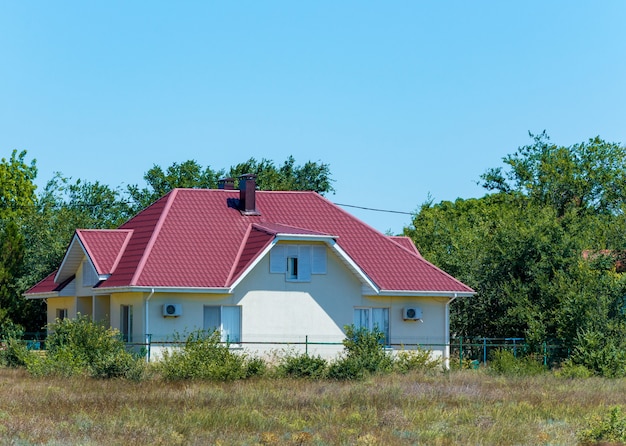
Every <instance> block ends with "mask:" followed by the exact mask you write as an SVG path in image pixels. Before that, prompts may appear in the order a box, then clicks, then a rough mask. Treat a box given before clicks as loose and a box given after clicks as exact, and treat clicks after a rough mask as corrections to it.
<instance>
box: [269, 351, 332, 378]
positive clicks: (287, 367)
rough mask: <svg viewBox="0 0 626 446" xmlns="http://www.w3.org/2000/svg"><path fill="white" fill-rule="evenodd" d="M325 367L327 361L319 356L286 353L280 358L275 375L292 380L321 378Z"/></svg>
mask: <svg viewBox="0 0 626 446" xmlns="http://www.w3.org/2000/svg"><path fill="white" fill-rule="evenodd" d="M327 366H328V361H326V360H325V359H324V358H322V357H321V356H314V355H313V356H312V355H308V354H306V353H301V354H298V353H287V354H286V355H284V356H282V357H281V358H280V361H279V363H278V366H277V374H278V376H287V377H292V378H322V377H324V375H325V373H326V368H327Z"/></svg>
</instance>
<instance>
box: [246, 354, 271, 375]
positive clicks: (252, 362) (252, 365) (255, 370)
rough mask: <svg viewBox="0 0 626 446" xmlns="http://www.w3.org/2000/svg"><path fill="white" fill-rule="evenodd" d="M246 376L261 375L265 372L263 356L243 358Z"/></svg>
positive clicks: (265, 365) (265, 366)
mask: <svg viewBox="0 0 626 446" xmlns="http://www.w3.org/2000/svg"><path fill="white" fill-rule="evenodd" d="M245 367H246V378H253V377H261V376H264V375H265V374H266V373H267V363H266V362H265V360H264V359H263V358H259V357H251V358H248V357H246V358H245Z"/></svg>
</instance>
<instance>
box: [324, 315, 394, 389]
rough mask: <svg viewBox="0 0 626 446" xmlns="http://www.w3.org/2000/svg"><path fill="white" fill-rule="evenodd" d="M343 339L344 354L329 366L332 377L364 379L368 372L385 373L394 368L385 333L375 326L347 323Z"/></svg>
mask: <svg viewBox="0 0 626 446" xmlns="http://www.w3.org/2000/svg"><path fill="white" fill-rule="evenodd" d="M344 330H345V333H346V337H345V339H344V340H343V346H344V354H343V356H342V357H341V358H339V359H337V360H336V361H334V362H332V363H331V364H330V366H329V367H328V373H327V375H328V377H329V378H331V379H342V380H343V379H348V380H350V379H363V378H364V377H365V376H366V375H367V374H374V373H385V372H390V371H391V370H392V369H393V358H392V356H391V355H390V354H388V353H387V352H386V351H385V347H384V345H383V341H384V340H385V334H384V333H383V332H382V331H380V330H379V329H378V327H374V329H373V330H368V329H367V328H364V327H359V328H357V327H355V326H354V325H347V326H345V327H344Z"/></svg>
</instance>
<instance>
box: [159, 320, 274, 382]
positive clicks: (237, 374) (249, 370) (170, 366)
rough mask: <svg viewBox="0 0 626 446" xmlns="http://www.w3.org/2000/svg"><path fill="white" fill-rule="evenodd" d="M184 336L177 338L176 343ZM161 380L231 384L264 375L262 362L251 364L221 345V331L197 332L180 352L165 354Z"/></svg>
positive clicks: (252, 361) (175, 350) (162, 362)
mask: <svg viewBox="0 0 626 446" xmlns="http://www.w3.org/2000/svg"><path fill="white" fill-rule="evenodd" d="M180 339H181V336H180V335H179V334H176V335H175V339H174V341H175V342H179V341H180ZM157 370H158V371H159V372H160V374H161V376H162V377H163V378H164V379H166V380H170V381H176V380H183V379H204V380H217V381H231V380H236V379H243V378H249V377H251V376H255V375H259V374H262V373H264V371H265V367H264V366H263V364H262V360H261V359H260V358H253V359H251V360H249V359H248V358H247V357H246V355H245V354H243V353H236V352H233V351H231V349H230V345H229V344H228V343H222V342H221V338H220V333H219V332H218V331H214V332H207V331H205V330H196V331H194V332H192V333H190V334H189V335H187V337H186V339H185V341H184V344H183V346H182V347H181V348H177V349H173V350H171V351H168V350H166V351H165V352H164V353H163V357H162V358H161V360H160V361H159V363H158V364H157Z"/></svg>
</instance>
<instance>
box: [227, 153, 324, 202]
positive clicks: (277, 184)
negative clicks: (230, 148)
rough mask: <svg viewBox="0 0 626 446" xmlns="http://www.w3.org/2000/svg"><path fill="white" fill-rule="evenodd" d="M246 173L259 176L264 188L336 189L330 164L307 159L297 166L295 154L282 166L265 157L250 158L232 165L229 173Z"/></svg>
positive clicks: (261, 186) (258, 178)
mask: <svg viewBox="0 0 626 446" xmlns="http://www.w3.org/2000/svg"><path fill="white" fill-rule="evenodd" d="M246 173H253V174H255V175H256V176H257V185H258V187H259V189H262V190H299V191H307V190H310V191H314V192H317V193H319V194H325V193H328V192H333V191H334V189H333V187H332V182H333V180H332V179H331V174H330V166H329V165H328V164H325V163H319V164H318V163H316V162H313V161H307V162H306V163H305V164H304V165H303V166H297V165H296V161H295V159H294V158H293V156H290V157H289V158H287V160H285V162H284V163H283V165H282V166H280V167H276V166H275V164H274V163H273V162H272V161H270V160H267V159H265V158H264V159H262V160H261V161H257V160H256V159H254V158H250V159H249V160H248V161H246V162H244V163H240V164H237V165H236V166H232V167H231V168H230V171H229V173H228V174H229V176H230V177H232V178H237V177H239V176H240V175H243V174H246Z"/></svg>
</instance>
